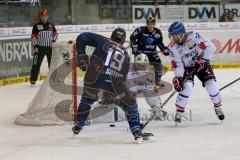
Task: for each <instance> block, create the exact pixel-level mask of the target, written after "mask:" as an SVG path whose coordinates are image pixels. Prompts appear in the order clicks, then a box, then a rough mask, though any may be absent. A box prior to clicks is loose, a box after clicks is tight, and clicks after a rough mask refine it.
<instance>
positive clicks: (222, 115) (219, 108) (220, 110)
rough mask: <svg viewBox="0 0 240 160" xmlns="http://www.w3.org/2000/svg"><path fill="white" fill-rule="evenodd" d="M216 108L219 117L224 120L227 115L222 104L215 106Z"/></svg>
mask: <svg viewBox="0 0 240 160" xmlns="http://www.w3.org/2000/svg"><path fill="white" fill-rule="evenodd" d="M214 110H215V113H216V115H217V116H218V119H219V120H221V121H223V120H224V118H225V115H224V113H223V109H222V107H221V106H219V107H214Z"/></svg>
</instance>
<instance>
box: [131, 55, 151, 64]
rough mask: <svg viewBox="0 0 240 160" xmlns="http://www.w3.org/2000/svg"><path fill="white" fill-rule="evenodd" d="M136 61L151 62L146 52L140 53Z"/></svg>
mask: <svg viewBox="0 0 240 160" xmlns="http://www.w3.org/2000/svg"><path fill="white" fill-rule="evenodd" d="M134 62H135V63H149V60H148V57H147V56H146V54H143V53H141V54H139V55H137V56H136V57H135V58H134Z"/></svg>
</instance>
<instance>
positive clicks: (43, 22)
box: [30, 10, 58, 86]
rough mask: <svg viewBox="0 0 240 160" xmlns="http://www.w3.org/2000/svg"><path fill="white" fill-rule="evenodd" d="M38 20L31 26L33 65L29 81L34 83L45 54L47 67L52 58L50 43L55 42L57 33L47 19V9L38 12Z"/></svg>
mask: <svg viewBox="0 0 240 160" xmlns="http://www.w3.org/2000/svg"><path fill="white" fill-rule="evenodd" d="M39 16H40V21H39V22H38V23H36V24H35V25H34V26H33V29H32V36H31V39H32V44H33V47H34V56H33V65H32V70H31V77H30V83H31V85H32V86H34V85H35V83H36V81H37V78H38V74H39V70H40V67H41V64H42V61H43V59H44V56H45V55H46V56H47V61H48V68H49V67H50V63H51V58H52V43H53V42H56V40H57V37H58V33H57V30H56V28H55V26H54V24H53V23H51V22H49V21H48V10H41V11H40V12H39Z"/></svg>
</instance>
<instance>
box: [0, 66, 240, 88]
mask: <svg viewBox="0 0 240 160" xmlns="http://www.w3.org/2000/svg"><path fill="white" fill-rule="evenodd" d="M212 67H213V69H235V68H240V64H213V65H212ZM163 70H164V71H171V70H172V67H171V66H163ZM84 74H85V72H82V71H80V70H79V71H78V76H79V77H83V76H84ZM46 76H47V74H39V76H38V80H44V79H45V78H46ZM29 81H30V78H29V76H22V77H14V78H6V79H3V80H0V86H7V85H13V84H19V83H26V82H29Z"/></svg>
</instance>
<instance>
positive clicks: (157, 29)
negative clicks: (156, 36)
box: [154, 27, 162, 34]
mask: <svg viewBox="0 0 240 160" xmlns="http://www.w3.org/2000/svg"><path fill="white" fill-rule="evenodd" d="M154 29H155V32H156V33H161V34H162V32H161V30H160V29H159V28H156V27H155V28H154Z"/></svg>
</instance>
